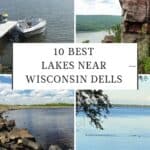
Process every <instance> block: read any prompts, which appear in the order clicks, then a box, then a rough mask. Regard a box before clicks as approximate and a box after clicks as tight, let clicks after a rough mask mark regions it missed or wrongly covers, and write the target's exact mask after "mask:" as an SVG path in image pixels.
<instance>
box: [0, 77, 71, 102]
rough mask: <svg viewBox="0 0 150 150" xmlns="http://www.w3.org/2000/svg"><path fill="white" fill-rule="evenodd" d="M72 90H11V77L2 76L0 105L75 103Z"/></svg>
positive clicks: (0, 78)
mask: <svg viewBox="0 0 150 150" xmlns="http://www.w3.org/2000/svg"><path fill="white" fill-rule="evenodd" d="M73 101H74V91H72V90H43V91H41V90H40V91H39V90H22V91H21V90H17V91H15V90H14V91H13V90H11V76H10V75H1V76H0V104H43V103H53V102H54V103H61V102H67V103H73Z"/></svg>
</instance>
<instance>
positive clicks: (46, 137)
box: [5, 108, 74, 150]
mask: <svg viewBox="0 0 150 150" xmlns="http://www.w3.org/2000/svg"><path fill="white" fill-rule="evenodd" d="M5 115H6V116H8V119H14V120H15V121H16V126H17V127H18V128H27V129H28V130H29V131H30V133H32V134H33V135H34V136H35V138H36V139H37V141H38V142H39V143H40V144H41V145H42V146H43V147H44V149H45V150H47V149H48V147H49V145H50V144H58V145H60V146H61V147H63V148H64V150H67V149H68V147H73V145H74V144H73V143H74V142H73V141H74V120H73V116H74V113H73V108H66V109H65V108H60V109H29V110H15V111H10V112H7V113H5Z"/></svg>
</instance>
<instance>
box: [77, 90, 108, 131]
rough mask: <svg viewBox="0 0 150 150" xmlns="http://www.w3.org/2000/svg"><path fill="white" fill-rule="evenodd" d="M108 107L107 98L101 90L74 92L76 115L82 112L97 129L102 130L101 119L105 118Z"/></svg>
mask: <svg viewBox="0 0 150 150" xmlns="http://www.w3.org/2000/svg"><path fill="white" fill-rule="evenodd" d="M110 107H111V104H110V103H109V100H108V96H107V95H106V94H104V93H103V91H102V90H78V91H77V92H76V109H77V113H78V112H80V111H83V112H84V113H85V114H86V116H87V117H89V118H90V120H91V123H93V124H94V125H95V127H96V128H98V129H103V127H102V125H101V117H106V114H107V113H109V108H110Z"/></svg>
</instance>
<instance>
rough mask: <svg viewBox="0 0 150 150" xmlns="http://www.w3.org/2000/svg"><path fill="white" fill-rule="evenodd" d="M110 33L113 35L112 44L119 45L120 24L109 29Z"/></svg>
mask: <svg viewBox="0 0 150 150" xmlns="http://www.w3.org/2000/svg"><path fill="white" fill-rule="evenodd" d="M110 30H111V31H110V33H112V34H113V35H114V42H115V43H120V42H121V27H120V24H117V25H114V26H112V27H111V29H110Z"/></svg>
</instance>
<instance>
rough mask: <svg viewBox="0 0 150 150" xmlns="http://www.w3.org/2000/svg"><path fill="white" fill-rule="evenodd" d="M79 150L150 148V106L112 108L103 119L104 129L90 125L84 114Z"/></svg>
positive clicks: (80, 119) (79, 118) (80, 117)
mask: <svg viewBox="0 0 150 150" xmlns="http://www.w3.org/2000/svg"><path fill="white" fill-rule="evenodd" d="M76 122H77V150H83V149H86V150H100V149H101V150H112V149H114V150H149V148H150V108H139V107H133V108H131V107H130V108H126V107H120V108H119V107H118V108H117V107H116V108H112V109H111V112H110V115H109V116H108V118H107V119H103V124H102V125H103V127H104V130H102V131H101V130H97V129H95V128H94V127H93V126H91V125H90V124H89V120H88V119H87V117H85V116H84V114H82V113H80V114H79V115H78V116H77V121H76Z"/></svg>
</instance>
